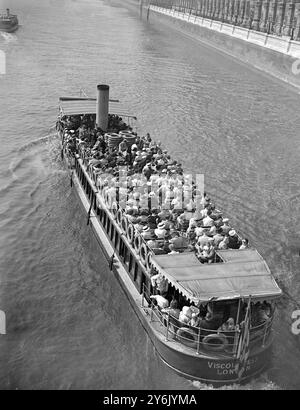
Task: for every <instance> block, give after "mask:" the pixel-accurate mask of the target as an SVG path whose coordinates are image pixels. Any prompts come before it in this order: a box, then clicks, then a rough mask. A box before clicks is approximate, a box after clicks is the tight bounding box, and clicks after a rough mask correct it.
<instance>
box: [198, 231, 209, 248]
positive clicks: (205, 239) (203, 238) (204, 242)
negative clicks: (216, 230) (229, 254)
mask: <svg viewBox="0 0 300 410" xmlns="http://www.w3.org/2000/svg"><path fill="white" fill-rule="evenodd" d="M197 244H198V246H199V248H200V250H203V248H204V246H208V244H209V236H208V235H207V233H206V231H204V232H203V234H202V235H200V236H199V238H198V241H197Z"/></svg>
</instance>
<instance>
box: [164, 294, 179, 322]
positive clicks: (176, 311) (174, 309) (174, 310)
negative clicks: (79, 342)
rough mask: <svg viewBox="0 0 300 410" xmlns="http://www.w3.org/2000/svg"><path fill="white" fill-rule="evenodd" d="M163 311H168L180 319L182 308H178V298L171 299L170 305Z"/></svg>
mask: <svg viewBox="0 0 300 410" xmlns="http://www.w3.org/2000/svg"><path fill="white" fill-rule="evenodd" d="M162 312H163V313H167V314H169V315H170V316H173V317H175V318H176V319H179V315H180V309H178V302H177V300H176V299H173V300H171V303H170V307H168V308H165V309H163V310H162Z"/></svg>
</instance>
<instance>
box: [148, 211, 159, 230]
mask: <svg viewBox="0 0 300 410" xmlns="http://www.w3.org/2000/svg"><path fill="white" fill-rule="evenodd" d="M147 223H148V225H149V227H150V228H151V229H156V228H157V212H156V210H155V209H152V210H151V215H149V216H148V218H147Z"/></svg>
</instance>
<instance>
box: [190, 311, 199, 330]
mask: <svg viewBox="0 0 300 410" xmlns="http://www.w3.org/2000/svg"><path fill="white" fill-rule="evenodd" d="M200 321H201V319H200V316H199V313H198V314H197V313H192V318H191V320H190V322H189V325H190V326H193V327H199V325H200Z"/></svg>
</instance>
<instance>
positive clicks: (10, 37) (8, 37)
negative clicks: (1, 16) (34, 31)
mask: <svg viewBox="0 0 300 410" xmlns="http://www.w3.org/2000/svg"><path fill="white" fill-rule="evenodd" d="M0 37H2V38H3V40H4V41H5V42H6V43H15V42H16V41H18V37H17V36H16V34H13V33H5V32H4V31H0Z"/></svg>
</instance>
